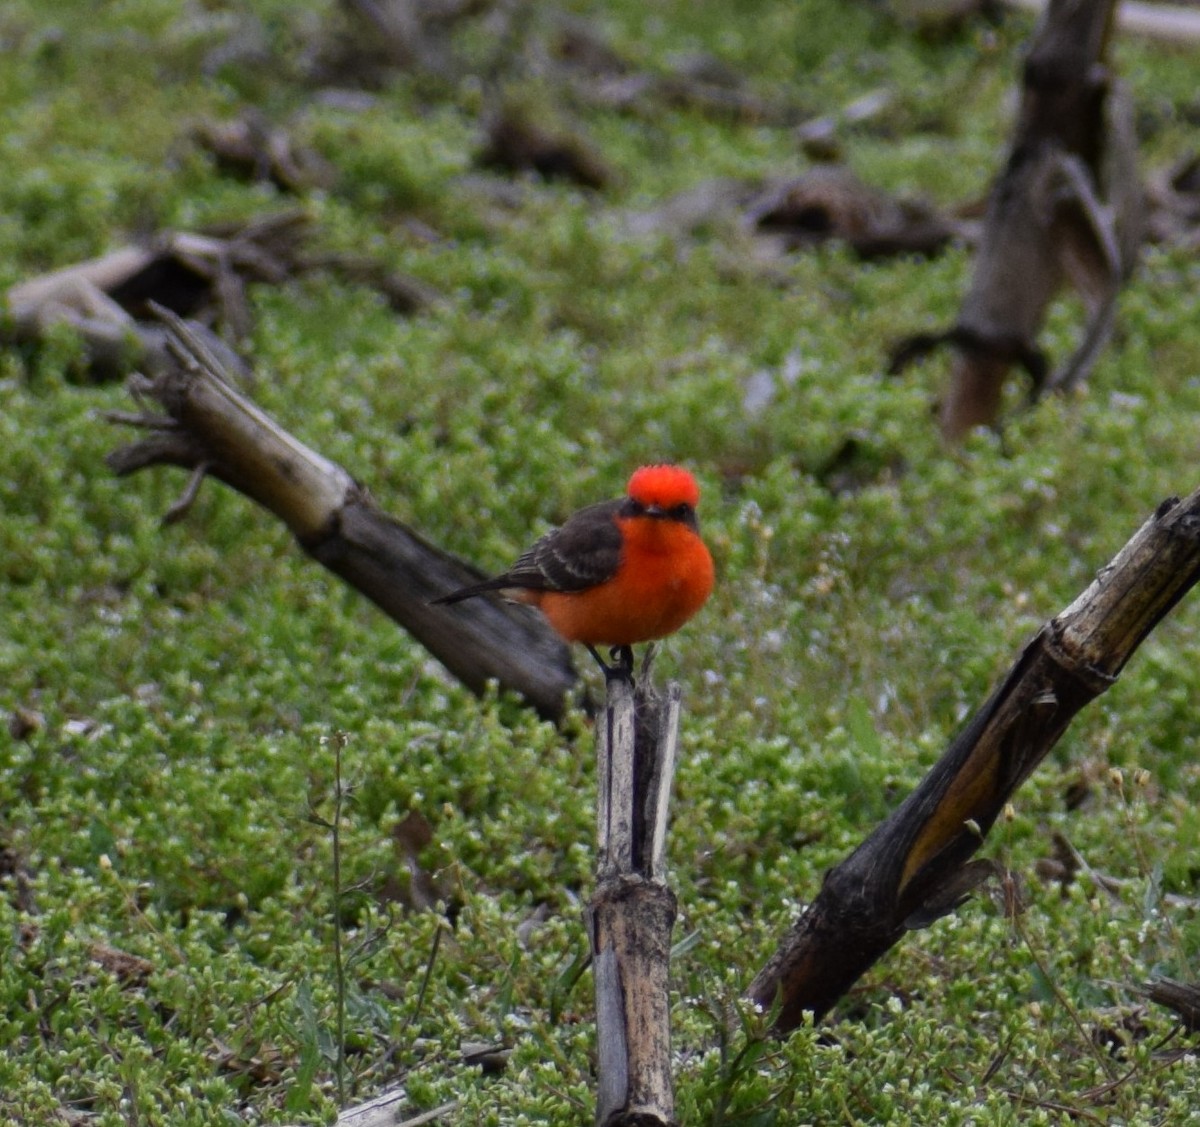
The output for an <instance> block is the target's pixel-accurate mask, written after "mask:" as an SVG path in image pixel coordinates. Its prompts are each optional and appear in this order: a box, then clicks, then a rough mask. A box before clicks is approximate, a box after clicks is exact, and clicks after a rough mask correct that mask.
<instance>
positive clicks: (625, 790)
mask: <svg viewBox="0 0 1200 1127" xmlns="http://www.w3.org/2000/svg"><path fill="white" fill-rule="evenodd" d="M680 700H681V693H680V689H679V686H678V685H677V684H674V683H672V684H671V685H669V686H668V688H667V691H666V694H665V695H659V694H658V693H656V692H655V690H654V689H653V688H652V687H651V686H650V684H649V679H648V678H647V677H646V676H643V677H642V678H640V680H639V682H638V685H637V687H636V689H635V687H634V684H633V681H632V679H631V678H629V677H620V676H614V677H610V678H609V680H608V692H607V697H606V701H605V709H604V713H603V715H601V716H600V717H599V718H598V721H597V739H596V751H597V759H598V780H599V783H598V795H597V803H596V836H597V888H596V892H595V894H594V895H593V897H592V899H591V901H590V903H589V904H588V908H587V912H586V919H587V925H588V935H589V938H590V940H591V947H592V975H593V978H594V981H595V992H596V1043H597V1050H598V1057H599V1062H598V1085H597V1098H596V1123H597V1127H633V1125H635V1124H636V1125H637V1127H668V1125H671V1124H674V1123H675V1094H674V1088H673V1085H672V1079H671V1021H670V1019H671V1012H670V1002H669V995H668V990H667V987H668V976H669V972H670V959H671V929H672V927H673V926H674V924H675V894H674V893H673V892H672V891H671V888H670V887H669V886H668V884H667V883H666V826H667V813H668V807H669V803H670V793H671V785H672V781H673V778H674V773H675V756H676V746H677V742H678V736H679V716H680Z"/></svg>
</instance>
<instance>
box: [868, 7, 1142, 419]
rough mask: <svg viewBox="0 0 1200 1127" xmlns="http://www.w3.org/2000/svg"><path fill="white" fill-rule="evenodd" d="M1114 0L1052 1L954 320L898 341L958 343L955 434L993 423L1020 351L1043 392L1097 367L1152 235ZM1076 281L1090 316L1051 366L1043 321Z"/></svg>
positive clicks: (927, 345) (904, 348)
mask: <svg viewBox="0 0 1200 1127" xmlns="http://www.w3.org/2000/svg"><path fill="white" fill-rule="evenodd" d="M1114 4H1115V0H1051V2H1050V3H1049V4H1048V6H1047V8H1046V12H1045V15H1044V18H1043V20H1042V22H1041V24H1040V25H1039V28H1038V31H1037V32H1036V34H1035V36H1034V39H1033V42H1032V44H1031V46H1030V49H1029V53H1028V55H1027V57H1026V59H1025V64H1024V78H1023V87H1022V98H1021V108H1020V112H1019V114H1018V118H1017V124H1016V127H1015V129H1014V135H1013V142H1012V147H1011V150H1010V152H1009V155H1008V159H1007V162H1006V163H1005V166H1004V169H1003V171H1002V172H1001V173H1000V175H999V176H998V177H997V179H996V181H995V182H994V184H993V185H992V189H991V192H990V194H989V197H988V208H987V215H986V217H985V220H984V228H983V236H982V240H981V243H980V247H979V252H978V254H977V256H976V261H975V269H974V273H973V275H972V280H971V284H970V287H969V288H968V290H967V293H966V295H965V297H964V298H963V302H962V305H961V307H960V309H959V314H958V318H957V321H956V322H955V324H954V326H953V327H952V328H950V329H949V330H947V331H945V332H939V333H927V334H919V335H917V336H914V337H910V338H908V339H907V340H905V341H903V342H901V343H900V344H899V345H897V346H896V348H895V350H894V352H893V357H892V362H891V371H892V372H893V373H895V372H899V371H900V370H902V369H903V368H904V367H905V366H907V365H908V364H909V363H911V362H912V361H913V360H915V359H917V358H919V357H921V356H922V355H924V354H925V353H927V352H929V351H931V350H932V349H934V348H936V347H939V346H941V345H949V346H951V347H952V349H953V353H952V361H951V375H950V385H949V388H948V390H947V392H946V394H945V396H944V397H943V399H942V402H941V404H940V407H939V416H938V417H939V423H940V426H941V430H942V433H943V435H944V436H945V437H946V438H947V439H948V440H949V441H957V440H959V439H961V438H962V437H963V436H964V435H965V434H966V433H967V432H968V431H969V430H971V428H973V427H975V426H981V425H983V426H991V425H994V424H995V423H996V422H997V420H998V418H999V415H1000V410H1001V406H1002V401H1003V389H1004V383H1005V380H1006V379H1007V377H1008V374H1009V372H1010V371H1011V370H1012V368H1013V366H1014V364H1019V365H1021V366H1022V367H1024V368H1025V370H1026V371H1027V372H1028V374H1029V376H1030V378H1031V380H1032V383H1033V386H1034V392H1035V396H1037V395H1041V394H1042V393H1043V392H1045V391H1049V390H1053V389H1060V390H1066V389H1068V388H1070V387H1072V386H1074V385H1075V384H1078V383H1079V382H1080V381H1082V380H1083V379H1084V378H1086V376H1087V374H1088V372H1089V371H1090V369H1091V367H1092V365H1093V364H1094V363H1095V360H1096V358H1097V356H1098V355H1099V353H1100V350H1101V349H1102V348H1103V346H1104V344H1105V343H1106V342H1107V340H1108V337H1109V334H1110V332H1111V329H1112V324H1113V316H1114V312H1115V306H1116V300H1117V296H1118V293H1119V291H1120V287H1121V284H1122V282H1123V281H1124V280H1125V278H1126V277H1127V276H1128V275H1129V273H1130V272H1131V270H1132V268H1133V264H1134V260H1135V258H1136V254H1137V248H1138V246H1139V244H1140V242H1141V231H1142V215H1141V191H1140V184H1139V180H1138V175H1137V169H1136V160H1137V151H1136V139H1135V137H1134V131H1133V125H1132V114H1131V111H1130V105H1129V98H1128V95H1127V94H1126V92H1125V91H1124V88H1123V87H1122V86H1121V85H1120V83H1119V82H1117V80H1116V78H1115V77H1114V75H1113V74H1112V72H1111V70H1110V69H1109V67H1108V66H1107V65H1106V63H1105V56H1106V51H1107V45H1108V42H1109V38H1110V29H1111V25H1112V18H1113V8H1114ZM1067 283H1069V284H1070V285H1072V286H1074V288H1075V289H1076V290H1077V291H1078V293H1079V294H1080V296H1081V297H1082V299H1083V302H1084V305H1085V307H1086V309H1087V322H1086V324H1085V326H1084V329H1083V331H1082V333H1081V336H1080V342H1079V344H1078V346H1077V348H1076V349H1075V352H1074V353H1073V355H1072V356H1070V357H1069V358H1068V359H1067V360H1065V361H1064V362H1063V363H1062V364H1061V365H1060V366H1059V368H1058V370H1057V371H1055V372H1053V373H1049V374H1048V367H1049V365H1048V364H1047V361H1046V358H1045V357H1044V355H1043V354H1042V352H1041V350H1040V349H1039V347H1038V334H1039V333H1040V331H1041V327H1042V323H1043V321H1044V319H1045V316H1046V313H1047V310H1048V309H1049V306H1050V304H1051V302H1052V301H1053V300H1054V298H1055V297H1056V296H1057V294H1058V293H1059V292H1060V290H1061V289H1062V287H1063V286H1064V285H1065V284H1067Z"/></svg>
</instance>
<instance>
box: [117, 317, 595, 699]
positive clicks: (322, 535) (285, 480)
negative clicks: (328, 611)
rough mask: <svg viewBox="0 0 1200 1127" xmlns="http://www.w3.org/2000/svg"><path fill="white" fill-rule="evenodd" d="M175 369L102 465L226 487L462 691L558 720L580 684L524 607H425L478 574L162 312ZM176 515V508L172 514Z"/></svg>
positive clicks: (157, 380)
mask: <svg viewBox="0 0 1200 1127" xmlns="http://www.w3.org/2000/svg"><path fill="white" fill-rule="evenodd" d="M160 313H161V316H162V317H163V319H164V321H165V322H166V324H167V325H168V326H169V328H170V336H169V337H168V347H169V349H170V352H171V355H172V358H173V360H174V363H173V364H172V365H170V366H169V367H167V368H166V369H165V370H164V371H163V372H162V373H160V374H159V375H157V376H155V377H153V378H150V379H148V378H146V377H140V378H139V379H138V380H137V382H136V383H135V390H136V391H137V393H139V394H140V395H141V396H142V397H143V398H146V399H150V400H154V401H155V402H157V403H158V404H159V405H160V406H161V407H162V408H163V409H164V411H165V413H166V414H165V416H164V418H165V419H166V420H169V425H165V426H164V425H163V424H162V423H159V424H157V425H156V426H155V427H154V428H153V429H152V430H151V431H150V433H148V434H147V435H146V436H145V437H144V438H142V439H140V440H139V441H137V442H135V443H133V444H131V445H128V446H125V447H122V448H120V449H118V450H115V451H114V452H113V453H112V454H110V455H109V457H108V464H109V466H110V467H111V468H112V469H113V470H115V471H116V472H117V473H118V474H122V475H123V474H129V473H133V472H135V471H137V470H140V469H144V468H146V467H149V466H154V465H164V464H165V465H175V466H182V467H184V468H185V469H189V470H191V471H193V475H194V476H193V479H192V483H191V485H190V486H189V488H188V492H187V494H186V495H185V501H187V502H189V503H190V500H191V498H192V497H194V495H195V490H196V489H197V488H198V487H199V481H198V480H197V476H196V475H200V474H202V473H205V472H206V473H207V474H208V476H210V477H213V478H216V479H217V480H219V481H222V482H224V483H225V484H226V485H228V486H230V487H231V488H233V489H236V490H238V491H239V492H241V493H244V494H245V495H246V496H247V497H249V498H250V499H251V500H253V501H256V502H258V504H260V505H262V506H263V507H264V508H265V509H267V510H269V511H270V512H271V513H273V514H274V515H275V516H277V517H279V518H280V519H281V520H282V521H283V522H284V523H285V524H286V525H287V526H288V528H290V529H291V531H292V533H293V534H294V535H295V537H296V539H297V541H298V542H299V543H300V545H301V547H302V548H303V549H304V550H305V551H306V552H307V553H308V554H309V555H310V556H312V557H313V559H315V560H317V562H318V563H321V564H323V565H324V566H325V567H327V568H328V569H329V570H330V571H332V572H334V573H335V574H336V575H339V576H340V577H341V578H342V579H344V580H346V582H347V583H349V584H350V585H351V586H352V587H354V588H356V589H357V590H359V591H361V592H362V593H363V594H364V595H366V596H367V597H368V598H369V599H371V600H372V601H373V602H374V603H375V604H376V605H377V606H379V607H380V608H381V609H382V610H383V611H384V612H385V613H386V614H387V615H389V616H390V617H391V618H392V619H394V620H395V621H396V622H397V623H399V624H400V625H401V626H403V627H404V628H405V629H406V630H407V631H408V632H409V633H410V634H412V635H413V637H415V638H416V639H417V640H418V641H419V642H421V644H422V645H424V646H425V647H426V648H427V649H428V650H429V651H430V652H431V653H432V654H433V655H434V656H435V657H437V658H438V659H439V660H440V661H441V662H442V663H443V664H444V665H445V666H446V668H447V669H449V670H450V672H451V673H453V674H454V675H455V676H456V677H457V678H459V680H461V681H462V682H463V684H465V685H467V686H468V687H469V688H471V689H472V690H474V691H475V692H483V691H484V689H485V688H486V686H487V685H488V683H489V682H490V681H496V682H498V683H499V685H500V686H501V688H504V689H509V690H512V691H514V692H516V693H518V694H520V695H521V696H522V697H524V698H525V699H526V700H527V701H528V702H529V703H530V704H531V705H532V706H533V707H534V708H536V709H537V710H538V711H539V712H540V713H541V714H542V715H544V716H547V717H550V718H557V717H559V716H560V715H561V714H562V711H563V708H564V703H565V695H566V694H567V692H568V691H569V690H570V689H571V688H572V687H573V686H574V685H575V672H574V669H573V667H572V665H571V659H570V653H569V650H568V647H567V646H566V645H565V643H563V642H562V641H560V640H559V639H558V638H557V636H555V635H554V634H553V633H552V631H551V630H550V627H549V626H548V625H547V624H546V623H545V621H544V620H543V619H541V617H540V616H538V615H537V614H536V613H535V612H532V611H530V610H529V609H528V608H526V607H521V606H517V605H514V604H509V603H504V602H500V601H494V600H491V599H476V600H474V601H472V602H471V603H469V604H464V605H463V606H455V607H435V606H430V605H429V604H430V600H431V599H433V598H434V597H435V596H437V595H442V594H445V592H447V591H450V590H453V589H454V588H456V587H460V586H465V585H466V584H468V583H472V582H475V581H476V580H478V579H479V578H480V574H479V573H478V572H477V571H476V570H475V569H473V568H471V567H469V566H468V565H466V564H464V563H463V562H462V561H461V560H458V559H457V558H456V557H454V556H452V555H450V554H449V553H448V552H444V551H442V550H441V549H440V548H437V547H436V546H435V545H433V544H430V543H429V542H428V541H427V540H425V539H423V538H422V537H421V536H419V535H418V534H417V533H416V532H414V531H413V530H412V529H409V528H407V527H405V526H404V525H402V524H400V523H399V522H398V521H395V520H393V519H392V518H391V517H389V516H387V514H385V513H383V512H381V511H380V510H379V508H378V507H377V506H376V505H375V503H374V502H373V501H372V499H371V498H370V496H369V495H368V494H367V491H366V490H365V489H363V488H362V487H361V486H360V485H359V484H358V483H357V482H355V481H354V479H353V478H352V477H351V476H350V474H348V473H347V472H346V471H345V470H344V469H342V468H341V467H340V466H337V465H335V464H334V463H332V462H330V461H328V460H327V459H325V458H322V457H321V456H320V455H319V454H317V453H316V452H315V451H313V450H311V449H309V448H308V447H307V446H305V445H303V444H302V443H301V442H300V441H299V440H298V439H296V438H294V437H293V436H292V435H290V434H288V433H287V432H286V431H285V430H283V429H282V428H281V427H280V426H279V425H278V424H277V423H275V422H274V420H272V419H270V418H269V417H268V416H267V415H266V414H264V413H263V412H262V411H260V410H259V409H258V408H257V407H255V406H254V404H253V403H251V402H250V401H249V400H248V399H246V398H245V396H243V395H242V394H241V393H239V392H238V391H237V390H236V389H235V388H234V387H233V386H232V385H231V384H230V382H229V380H228V379H227V377H226V375H225V373H224V371H223V369H222V366H221V363H220V360H219V359H218V358H217V357H216V356H214V355H213V354H212V353H211V352H210V351H208V350H207V349H206V348H205V345H204V342H203V341H201V340H200V339H199V338H198V337H197V336H196V335H195V334H194V333H192V332H191V330H190V329H189V328H188V327H187V325H186V324H185V323H184V322H183V321H181V320H180V319H179V318H178V317H176V316H174V315H173V314H170V313H168V312H167V311H165V310H162V311H160ZM178 507H179V506H176V508H178Z"/></svg>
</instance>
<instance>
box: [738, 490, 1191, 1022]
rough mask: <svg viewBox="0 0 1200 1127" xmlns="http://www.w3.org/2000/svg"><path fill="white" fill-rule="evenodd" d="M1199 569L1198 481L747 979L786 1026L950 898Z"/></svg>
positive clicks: (822, 1006) (1072, 610)
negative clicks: (1034, 777) (1003, 816)
mask: <svg viewBox="0 0 1200 1127" xmlns="http://www.w3.org/2000/svg"><path fill="white" fill-rule="evenodd" d="M1197 579H1200V489H1198V490H1196V492H1194V493H1192V494H1191V496H1189V497H1188V498H1187V499H1186V500H1184V501H1182V502H1181V501H1179V500H1178V499H1176V498H1172V499H1170V500H1167V501H1164V502H1163V504H1162V505H1160V506H1159V509H1158V511H1157V512H1156V513H1155V514H1154V515H1153V516H1152V517H1151V518H1150V519H1149V520H1148V521H1147V522H1146V523H1145V524H1144V525H1143V526H1142V528H1141V529H1140V530H1139V531H1138V532H1137V534H1136V535H1135V536H1134V537H1133V538H1132V539H1131V540H1130V541H1129V543H1128V544H1126V545H1125V547H1124V548H1123V549H1122V550H1121V551H1120V553H1118V555H1117V556H1116V558H1115V559H1114V560H1113V561H1112V563H1110V564H1109V565H1108V566H1107V567H1105V568H1103V569H1102V570H1101V571H1100V573H1099V574H1098V576H1097V577H1096V580H1095V581H1094V582H1093V583H1092V584H1091V586H1090V587H1088V589H1087V590H1086V591H1084V592H1083V594H1082V595H1080V596H1079V598H1077V599H1076V600H1075V602H1073V603H1072V604H1071V605H1070V606H1069V607H1067V609H1066V610H1064V611H1063V612H1062V613H1061V614H1059V615H1058V616H1057V617H1056V618H1054V619H1052V620H1051V621H1050V622H1048V623H1047V624H1046V625H1045V626H1044V627H1043V628H1042V629H1041V631H1040V632H1039V633H1038V634H1037V635H1036V636H1035V637H1034V638H1033V640H1032V641H1031V642H1030V643H1029V644H1028V645H1027V646H1026V647H1025V650H1024V651H1023V652H1022V654H1021V655H1020V657H1019V658H1018V659H1017V662H1016V664H1015V665H1014V666H1013V668H1012V669H1011V671H1010V672H1009V674H1008V676H1007V677H1005V679H1004V681H1003V682H1002V683H1001V685H1000V686H999V688H997V689H996V690H995V692H994V693H993V694H992V697H991V699H990V700H988V702H987V703H986V704H985V705H984V706H983V707H982V708H981V709H980V710H979V712H978V714H977V715H976V716H975V718H974V719H973V720H972V721H971V722H970V723H969V724H968V725H967V727H966V728H965V729H964V730H963V731H962V732H961V733H960V734H959V735H958V737H957V738H956V739H955V740H954V741H953V743H952V744H951V745H950V747H949V748H948V749H947V751H946V753H945V754H944V755H943V756H942V758H941V759H940V760H939V761H938V763H937V764H936V765H935V766H934V767H933V769H932V770H931V771H930V772H929V774H928V775H927V776H926V777H925V779H924V780H923V781H922V782H921V784H920V785H919V786H918V787H917V789H916V790H915V791H913V793H912V794H911V795H910V796H909V797H908V798H907V799H906V800H905V801H904V802H903V803H902V804H901V805H900V806H899V807H898V808H897V809H896V811H895V812H894V813H893V814H892V815H891V816H890V817H889V818H888V819H887V820H886V821H885V822H883V824H882V825H880V826H879V827H878V828H877V829H876V830H875V831H874V833H872V834H871V835H870V837H868V838H867V840H866V841H865V842H863V844H862V845H860V846H859V847H858V849H856V850H855V851H854V853H852V854H851V855H850V856H849V857H848V858H847V859H846V860H844V861H843V862H841V864H839V865H838V866H837V867H836V868H834V869H832V870H831V871H830V872H829V873H828V875H827V876H826V878H825V882H824V884H823V886H822V888H821V891H820V893H819V894H818V896H817V898H816V899H815V900H814V901H813V902H812V904H810V905H809V907H808V909H807V910H806V911H805V912H804V914H803V915H802V916H801V917H800V918H799V920H797V921H796V923H795V924H794V925H793V926H792V928H791V929H790V930H789V932H788V933H787V935H786V936H785V937H784V939H783V941H782V942H781V943H780V945H779V948H778V949H777V950H776V952H775V954H774V955H773V956H772V957H771V959H770V961H769V962H768V963H767V965H766V966H765V967H764V968H763V969H762V970H761V971H760V972H759V974H758V976H757V978H755V980H754V982H753V983H752V984H751V986H750V989H749V996H750V997H751V998H752V999H753V1000H754V1001H755V1002H757V1003H758V1004H759V1005H761V1006H763V1007H771V1006H773V1005H776V1004H778V1005H779V1010H778V1016H777V1018H776V1028H777V1030H778V1031H779V1032H780V1033H786V1032H787V1031H788V1030H790V1029H793V1028H795V1026H796V1025H797V1024H799V1022H800V1021H801V1020H802V1018H803V1014H804V1012H805V1011H806V1010H811V1011H812V1012H813V1013H814V1014H816V1015H817V1016H820V1015H821V1014H823V1013H825V1012H826V1011H827V1010H828V1009H829V1008H830V1007H831V1006H832V1005H833V1004H834V1003H835V1002H836V1001H837V999H838V998H839V997H840V996H841V995H842V994H843V993H844V992H845V991H846V990H847V989H848V988H849V987H850V985H851V984H852V983H853V982H854V981H855V980H856V979H857V978H858V977H859V976H860V975H861V974H863V973H864V972H865V971H866V970H867V969H868V968H869V967H870V966H871V965H872V964H873V963H874V962H875V961H876V960H877V959H879V958H880V957H881V956H882V955H884V954H885V953H886V952H887V951H888V950H890V949H891V947H892V946H893V945H894V944H896V943H897V942H898V941H899V940H900V938H901V937H902V936H903V935H904V932H905V931H906V930H908V929H909V928H912V927H917V926H924V925H925V924H926V923H928V922H929V920H930V919H932V918H935V917H936V916H937V915H942V914H945V912H947V911H950V910H953V908H954V907H955V906H956V903H957V902H958V901H959V900H960V899H961V898H962V897H961V891H962V889H963V887H964V886H963V885H962V884H960V883H957V882H960V881H961V880H962V877H961V875H960V874H961V872H962V870H963V867H964V866H965V865H966V864H967V863H968V860H969V858H970V857H971V856H972V854H974V853H975V851H976V850H977V849H978V848H979V846H980V845H981V844H982V842H983V839H984V837H985V835H986V834H987V832H988V830H989V829H990V827H991V826H992V824H993V823H994V822H995V820H996V818H997V817H998V816H999V814H1000V812H1001V811H1002V810H1003V808H1004V804H1005V803H1006V802H1007V801H1008V799H1009V797H1010V796H1011V795H1012V793H1013V792H1014V791H1015V790H1016V789H1017V787H1018V786H1020V784H1021V783H1022V782H1023V781H1024V780H1025V779H1026V778H1027V777H1028V776H1029V774H1030V773H1031V772H1032V771H1033V770H1034V768H1035V767H1036V766H1037V765H1038V764H1039V763H1040V762H1041V761H1042V759H1043V758H1044V757H1045V756H1046V754H1047V753H1048V752H1049V751H1050V749H1051V748H1052V747H1053V746H1054V744H1055V743H1056V742H1057V741H1058V739H1059V737H1060V736H1061V735H1062V734H1063V732H1064V731H1065V730H1066V728H1067V726H1068V725H1069V724H1070V722H1071V720H1072V719H1073V718H1074V716H1075V714H1076V713H1077V712H1078V711H1079V710H1080V709H1081V708H1083V707H1084V705H1086V704H1087V703H1088V702H1089V701H1091V700H1093V699H1094V698H1095V697H1097V696H1099V695H1100V694H1101V693H1103V692H1104V691H1105V690H1106V689H1108V688H1109V687H1110V686H1111V685H1112V684H1113V683H1114V682H1115V681H1116V679H1117V676H1118V674H1119V673H1120V672H1121V670H1122V669H1123V668H1124V666H1125V663H1126V662H1127V661H1128V660H1129V658H1130V657H1131V656H1132V655H1133V653H1134V651H1135V650H1136V649H1137V647H1138V646H1139V645H1140V644H1141V642H1142V641H1143V640H1144V639H1145V638H1146V637H1147V635H1148V634H1149V633H1150V632H1151V630H1153V629H1154V627H1155V626H1156V625H1157V624H1158V622H1159V621H1161V620H1162V618H1163V617H1165V616H1166V615H1167V614H1168V613H1169V612H1170V610H1171V609H1172V608H1173V607H1174V606H1175V604H1176V603H1177V602H1178V601H1179V600H1180V599H1181V598H1183V596H1184V595H1185V594H1186V593H1187V592H1188V591H1189V590H1190V589H1191V588H1192V586H1193V585H1194V584H1195V583H1196V581H1197Z"/></svg>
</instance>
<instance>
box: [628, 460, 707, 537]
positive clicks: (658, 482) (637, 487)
mask: <svg viewBox="0 0 1200 1127" xmlns="http://www.w3.org/2000/svg"><path fill="white" fill-rule="evenodd" d="M626 492H627V494H628V497H627V504H628V505H629V506H630V508H631V509H632V511H633V513H638V514H645V515H647V516H656V517H664V518H667V519H671V520H682V521H686V522H688V523H689V524H694V523H695V520H696V506H697V505H698V504H699V503H700V486H699V485H697V484H696V479H695V478H694V477H692V475H691V474H690V473H688V471H687V470H685V469H684V468H683V467H682V466H670V465H654V466H642V467H641V468H640V469H638V470H635V471H634V474H633V476H632V477H631V478H630V479H629V485H628V487H627V489H626Z"/></svg>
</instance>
